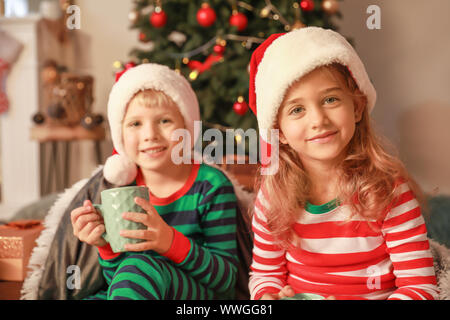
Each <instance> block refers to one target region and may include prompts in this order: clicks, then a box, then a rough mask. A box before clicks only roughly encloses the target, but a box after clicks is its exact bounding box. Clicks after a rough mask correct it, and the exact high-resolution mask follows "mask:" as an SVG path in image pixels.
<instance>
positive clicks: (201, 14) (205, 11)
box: [197, 2, 216, 27]
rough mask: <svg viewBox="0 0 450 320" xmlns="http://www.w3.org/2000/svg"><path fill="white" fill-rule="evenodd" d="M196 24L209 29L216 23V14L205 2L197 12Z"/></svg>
mask: <svg viewBox="0 0 450 320" xmlns="http://www.w3.org/2000/svg"><path fill="white" fill-rule="evenodd" d="M197 22H198V24H199V25H201V26H202V27H210V26H212V25H213V24H214V22H216V12H215V11H214V9H213V8H211V7H210V6H209V4H207V3H206V2H204V3H202V7H201V8H200V9H199V10H198V11H197Z"/></svg>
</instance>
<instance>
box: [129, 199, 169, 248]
mask: <svg viewBox="0 0 450 320" xmlns="http://www.w3.org/2000/svg"><path fill="white" fill-rule="evenodd" d="M134 201H135V202H136V204H138V205H139V206H141V207H142V209H144V210H145V211H146V212H147V214H142V213H138V212H124V213H123V214H122V218H124V219H126V220H130V221H134V222H140V223H142V224H144V225H146V226H147V229H146V230H121V231H120V235H121V236H122V237H126V238H133V239H142V240H146V241H145V242H141V243H135V244H126V245H125V249H126V250H128V251H146V250H153V251H155V252H157V253H159V254H162V253H165V252H167V251H168V250H169V249H170V246H171V245H172V240H173V229H172V228H171V227H170V226H169V225H168V224H167V223H166V222H165V221H164V220H163V219H162V218H161V216H160V215H159V214H158V212H157V211H156V209H155V208H154V207H153V206H152V205H151V204H150V201H147V200H145V199H142V198H139V197H136V198H135V199H134Z"/></svg>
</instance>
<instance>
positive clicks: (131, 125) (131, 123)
mask: <svg viewBox="0 0 450 320" xmlns="http://www.w3.org/2000/svg"><path fill="white" fill-rule="evenodd" d="M140 124H141V123H140V122H139V121H133V122H130V123H129V124H128V126H129V127H137V126H139V125H140Z"/></svg>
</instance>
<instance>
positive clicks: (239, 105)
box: [233, 96, 248, 116]
mask: <svg viewBox="0 0 450 320" xmlns="http://www.w3.org/2000/svg"><path fill="white" fill-rule="evenodd" d="M233 111H234V112H236V113H237V114H238V115H240V116H243V115H244V114H246V113H247V111H248V104H247V102H245V100H244V97H242V96H241V97H239V98H238V99H237V101H236V102H235V103H234V104H233Z"/></svg>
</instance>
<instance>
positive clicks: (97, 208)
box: [92, 203, 109, 242]
mask: <svg viewBox="0 0 450 320" xmlns="http://www.w3.org/2000/svg"><path fill="white" fill-rule="evenodd" d="M92 205H93V206H94V208H95V209H96V210H97V211H98V212H100V214H101V215H102V217H105V215H104V214H103V211H102V205H101V204H95V203H94V204H92ZM102 238H103V239H105V240H106V242H109V237H108V235H107V234H106V229H105V232H104V233H103V234H102Z"/></svg>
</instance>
